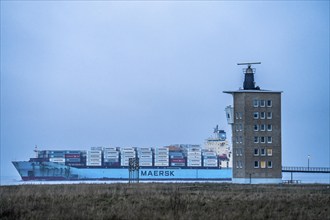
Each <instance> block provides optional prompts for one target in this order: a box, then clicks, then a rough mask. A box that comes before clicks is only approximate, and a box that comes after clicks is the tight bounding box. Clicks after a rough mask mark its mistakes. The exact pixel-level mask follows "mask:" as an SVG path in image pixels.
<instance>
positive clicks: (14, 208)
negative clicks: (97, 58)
mask: <svg viewBox="0 0 330 220" xmlns="http://www.w3.org/2000/svg"><path fill="white" fill-rule="evenodd" d="M0 189H1V191H0V192H1V197H0V208H1V209H0V219H322V220H325V219H330V188H329V186H327V185H294V186H293V185H234V184H215V183H212V184H211V183H185V184H173V183H170V184H166V183H145V184H142V183H140V184H131V185H128V184H77V185H21V186H1V187H0Z"/></svg>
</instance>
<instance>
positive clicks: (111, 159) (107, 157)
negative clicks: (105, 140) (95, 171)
mask: <svg viewBox="0 0 330 220" xmlns="http://www.w3.org/2000/svg"><path fill="white" fill-rule="evenodd" d="M103 166H105V167H119V166H120V163H119V151H118V150H117V148H115V147H105V148H104V150H103Z"/></svg>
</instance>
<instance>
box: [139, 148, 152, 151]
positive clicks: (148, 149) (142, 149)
mask: <svg viewBox="0 0 330 220" xmlns="http://www.w3.org/2000/svg"><path fill="white" fill-rule="evenodd" d="M138 151H151V147H141V148H138Z"/></svg>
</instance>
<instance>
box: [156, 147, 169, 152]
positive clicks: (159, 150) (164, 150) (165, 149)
mask: <svg viewBox="0 0 330 220" xmlns="http://www.w3.org/2000/svg"><path fill="white" fill-rule="evenodd" d="M155 152H156V153H160V152H168V148H156V149H155Z"/></svg>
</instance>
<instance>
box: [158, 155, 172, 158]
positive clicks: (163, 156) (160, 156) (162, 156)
mask: <svg viewBox="0 0 330 220" xmlns="http://www.w3.org/2000/svg"><path fill="white" fill-rule="evenodd" d="M168 157H169V155H155V158H168Z"/></svg>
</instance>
